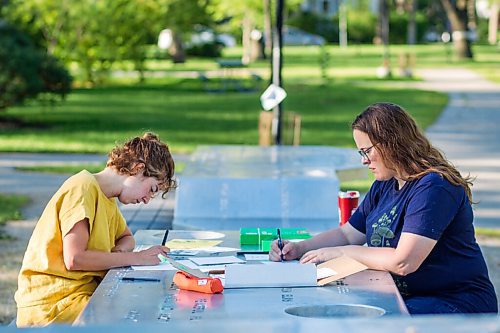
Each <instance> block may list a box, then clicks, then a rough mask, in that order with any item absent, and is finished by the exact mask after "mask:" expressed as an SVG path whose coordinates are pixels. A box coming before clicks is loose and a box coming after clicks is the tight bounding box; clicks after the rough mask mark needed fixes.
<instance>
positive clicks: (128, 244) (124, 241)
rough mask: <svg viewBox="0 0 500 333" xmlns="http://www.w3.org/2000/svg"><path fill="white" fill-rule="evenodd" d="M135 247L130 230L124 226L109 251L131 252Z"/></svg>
mask: <svg viewBox="0 0 500 333" xmlns="http://www.w3.org/2000/svg"><path fill="white" fill-rule="evenodd" d="M134 247H135V239H134V236H132V232H131V231H130V229H129V228H128V227H126V229H125V231H124V232H123V234H121V235H120V237H118V239H117V240H116V242H115V246H114V247H113V248H112V249H111V252H131V251H132V250H133V249H134Z"/></svg>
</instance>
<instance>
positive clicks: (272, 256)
mask: <svg viewBox="0 0 500 333" xmlns="http://www.w3.org/2000/svg"><path fill="white" fill-rule="evenodd" d="M282 253H283V260H294V259H298V258H300V256H301V255H302V253H303V251H302V248H301V246H300V242H299V243H294V242H290V241H288V240H283V250H280V248H279V247H278V240H275V241H273V242H272V243H271V250H270V251H269V260H271V261H281V254H282Z"/></svg>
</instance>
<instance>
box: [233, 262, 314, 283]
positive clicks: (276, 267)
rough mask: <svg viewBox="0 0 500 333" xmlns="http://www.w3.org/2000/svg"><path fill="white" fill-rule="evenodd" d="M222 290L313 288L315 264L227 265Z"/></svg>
mask: <svg viewBox="0 0 500 333" xmlns="http://www.w3.org/2000/svg"><path fill="white" fill-rule="evenodd" d="M225 278H226V280H225V285H224V288H227V289H230V288H262V287H313V286H314V287H315V286H317V282H316V265H315V264H300V263H299V262H297V263H296V264H284V263H281V262H273V263H268V264H266V265H259V264H255V265H251V264H247V265H228V266H226V274H225Z"/></svg>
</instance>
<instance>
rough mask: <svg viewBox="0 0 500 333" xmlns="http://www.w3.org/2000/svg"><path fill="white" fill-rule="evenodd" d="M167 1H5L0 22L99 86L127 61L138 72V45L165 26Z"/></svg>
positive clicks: (142, 51) (140, 63) (142, 57)
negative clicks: (21, 32) (23, 33)
mask: <svg viewBox="0 0 500 333" xmlns="http://www.w3.org/2000/svg"><path fill="white" fill-rule="evenodd" d="M171 2H172V1H170V0H155V1H143V0H107V1H104V0H103V1H94V0H80V1H60V0H44V1H37V0H11V1H9V4H8V5H7V6H6V8H5V9H4V11H3V14H4V17H5V18H6V19H7V20H9V21H10V22H13V23H15V24H16V26H18V27H20V28H21V29H23V30H24V31H28V32H29V33H30V35H32V36H38V40H37V42H38V43H39V44H40V45H43V46H44V47H45V48H46V49H47V51H48V52H49V53H50V54H53V55H56V56H57V57H59V58H60V59H62V60H63V61H65V62H66V63H70V62H73V61H76V62H77V63H78V64H79V65H80V68H82V69H83V71H84V75H85V80H86V81H88V82H90V83H95V82H96V81H99V74H106V73H107V71H108V70H109V69H110V68H111V66H112V64H113V63H114V62H115V61H118V60H124V59H128V60H131V61H132V63H133V64H134V67H135V69H137V70H139V71H142V70H143V69H144V65H143V64H144V61H145V49H144V45H146V44H148V43H156V39H157V36H158V33H159V31H160V30H161V29H163V28H164V27H165V26H166V25H167V22H168V21H167V15H166V8H167V5H168V4H169V3H171Z"/></svg>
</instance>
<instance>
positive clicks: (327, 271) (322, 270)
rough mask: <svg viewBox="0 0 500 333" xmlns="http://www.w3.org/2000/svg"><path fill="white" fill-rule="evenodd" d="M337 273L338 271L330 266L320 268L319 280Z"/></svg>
mask: <svg viewBox="0 0 500 333" xmlns="http://www.w3.org/2000/svg"><path fill="white" fill-rule="evenodd" d="M337 274H338V273H337V272H336V271H334V270H333V269H331V268H328V267H323V268H318V280H319V279H324V278H326V277H329V276H333V275H337Z"/></svg>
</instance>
